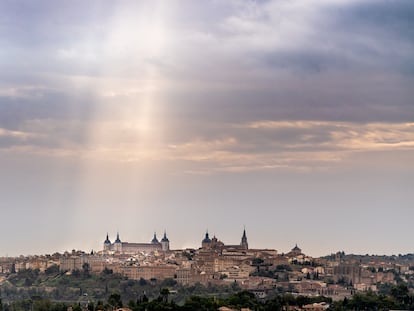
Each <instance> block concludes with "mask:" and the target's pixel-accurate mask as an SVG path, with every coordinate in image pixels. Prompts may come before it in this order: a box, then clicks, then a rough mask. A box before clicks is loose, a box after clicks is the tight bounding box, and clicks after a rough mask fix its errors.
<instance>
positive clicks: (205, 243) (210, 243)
mask: <svg viewBox="0 0 414 311" xmlns="http://www.w3.org/2000/svg"><path fill="white" fill-rule="evenodd" d="M201 248H202V249H213V250H223V249H238V250H248V249H249V244H248V243H247V235H246V229H244V230H243V235H242V238H241V242H240V244H235V245H228V244H224V243H223V242H221V241H220V240H218V239H217V238H216V236H214V237H213V238H212V239H210V237H209V235H208V231H207V232H206V235H205V237H204V239H203V240H202V241H201Z"/></svg>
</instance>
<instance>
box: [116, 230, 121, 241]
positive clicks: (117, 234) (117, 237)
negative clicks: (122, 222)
mask: <svg viewBox="0 0 414 311" xmlns="http://www.w3.org/2000/svg"><path fill="white" fill-rule="evenodd" d="M115 243H121V240H120V239H119V232H117V233H116V240H115Z"/></svg>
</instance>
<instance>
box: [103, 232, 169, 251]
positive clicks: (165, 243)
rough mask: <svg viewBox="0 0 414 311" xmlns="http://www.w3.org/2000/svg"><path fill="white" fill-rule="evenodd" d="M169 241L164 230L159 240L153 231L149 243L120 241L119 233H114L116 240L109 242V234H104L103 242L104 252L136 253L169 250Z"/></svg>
mask: <svg viewBox="0 0 414 311" xmlns="http://www.w3.org/2000/svg"><path fill="white" fill-rule="evenodd" d="M169 250H170V241H169V239H168V238H167V233H166V232H164V237H163V238H162V240H161V242H160V241H158V239H157V234H156V233H155V232H154V237H153V239H152V241H151V242H150V243H129V242H122V241H121V239H120V238H119V233H117V235H116V240H115V242H114V243H111V241H110V240H109V235H108V234H107V235H106V239H105V241H104V243H103V251H104V253H111V252H112V253H119V254H137V253H141V252H144V253H151V252H155V251H169Z"/></svg>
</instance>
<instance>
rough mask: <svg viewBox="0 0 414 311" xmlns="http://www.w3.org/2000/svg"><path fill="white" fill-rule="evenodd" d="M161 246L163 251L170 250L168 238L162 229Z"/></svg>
mask: <svg viewBox="0 0 414 311" xmlns="http://www.w3.org/2000/svg"><path fill="white" fill-rule="evenodd" d="M161 247H162V250H163V251H164V252H167V251H169V250H170V240H168V238H167V233H166V232H165V231H164V237H163V238H162V239H161Z"/></svg>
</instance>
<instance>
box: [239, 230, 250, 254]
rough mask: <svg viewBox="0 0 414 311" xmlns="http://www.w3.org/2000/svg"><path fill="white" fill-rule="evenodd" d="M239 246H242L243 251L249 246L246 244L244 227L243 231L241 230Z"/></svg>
mask: <svg viewBox="0 0 414 311" xmlns="http://www.w3.org/2000/svg"><path fill="white" fill-rule="evenodd" d="M240 246H242V247H243V248H244V249H248V248H249V244H248V243H247V235H246V227H244V229H243V235H242V238H241V243H240Z"/></svg>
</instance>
